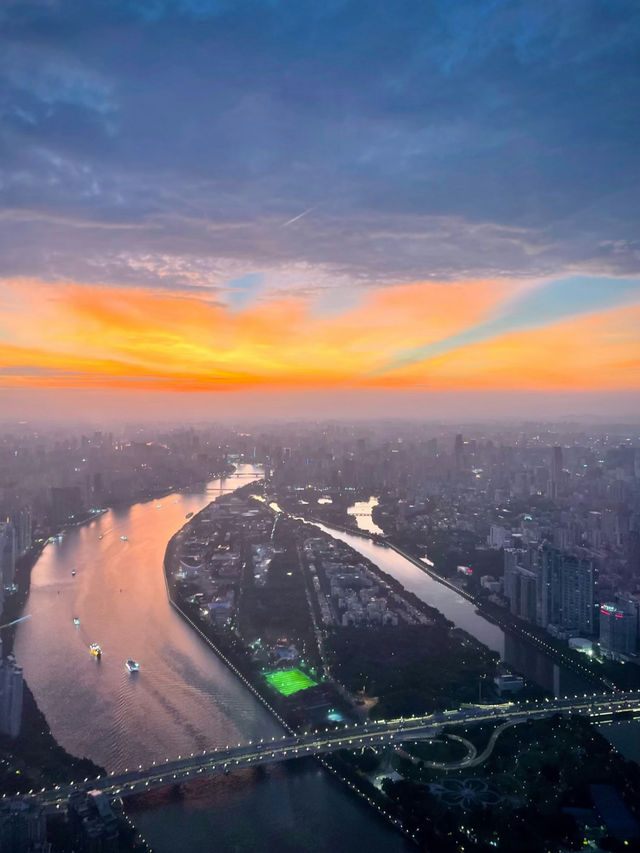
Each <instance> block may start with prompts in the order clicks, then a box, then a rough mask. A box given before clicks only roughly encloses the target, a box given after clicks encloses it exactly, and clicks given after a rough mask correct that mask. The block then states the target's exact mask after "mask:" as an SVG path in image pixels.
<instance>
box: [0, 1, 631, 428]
mask: <svg viewBox="0 0 640 853" xmlns="http://www.w3.org/2000/svg"><path fill="white" fill-rule="evenodd" d="M0 15H1V16H2V17H1V20H2V24H3V30H4V32H5V39H6V43H7V48H8V49H7V50H6V51H5V55H4V57H3V59H2V64H1V65H0V75H1V77H2V80H3V84H4V91H5V100H4V103H5V106H4V115H3V131H2V145H3V152H4V154H3V166H2V191H1V192H2V195H1V197H0V222H1V226H2V227H1V232H2V236H1V237H0V241H1V242H0V249H1V256H2V262H1V266H0V305H1V306H2V308H1V315H2V316H1V321H0V387H1V388H2V394H3V399H4V401H5V406H6V411H7V412H8V413H10V414H11V415H15V416H19V415H20V414H21V413H25V414H26V415H27V416H31V415H32V413H34V412H37V411H39V410H41V409H42V407H43V406H46V407H47V408H53V409H64V410H65V411H66V412H68V413H69V414H71V416H74V415H77V414H80V413H81V412H82V411H83V410H84V409H86V407H87V406H88V405H90V406H91V407H92V408H95V405H96V404H95V403H94V401H96V400H97V409H96V411H98V412H99V414H100V415H102V414H103V413H104V414H106V413H107V412H108V411H109V410H113V411H114V412H115V413H116V416H122V415H123V414H124V413H125V412H128V411H133V412H134V413H136V414H143V415H144V414H145V413H146V412H147V411H148V410H153V411H154V413H155V414H157V412H158V411H159V410H161V409H162V407H167V405H171V406H174V405H176V399H177V400H178V401H179V402H178V403H177V405H178V406H179V407H180V408H181V409H183V410H184V412H185V415H186V416H198V415H206V414H210V413H211V412H213V411H216V412H220V411H221V413H222V415H223V416H226V415H227V414H229V413H232V412H233V411H235V410H236V409H237V410H238V411H241V412H244V411H249V410H250V409H251V408H252V407H253V408H255V407H256V406H260V407H261V410H262V411H263V412H264V413H266V414H270V415H279V414H284V415H285V416H288V415H290V414H296V413H298V412H300V410H301V409H303V410H305V411H306V410H308V409H309V406H310V408H311V413H312V415H315V413H316V412H317V413H318V414H322V413H323V412H324V413H326V414H328V415H329V416H333V415H336V414H342V413H344V412H345V407H346V414H347V416H350V415H352V414H355V413H357V410H358V409H359V408H361V409H362V411H363V413H364V414H365V415H367V416H375V415H379V414H386V413H387V412H388V411H389V409H390V408H393V409H394V410H395V411H397V412H398V413H399V414H400V415H409V414H412V413H416V414H418V415H420V416H425V415H427V414H430V413H432V414H433V415H434V416H435V417H438V416H451V417H459V416H460V414H461V412H469V413H471V415H472V416H477V415H479V414H483V415H484V414H486V412H487V410H490V411H492V412H496V413H497V414H508V413H509V412H510V411H511V408H512V406H513V405H514V403H513V395H514V394H517V396H516V402H515V409H516V412H517V414H522V415H533V414H540V415H542V416H547V417H548V416H553V415H554V414H556V413H559V414H560V415H562V416H569V415H572V414H574V413H575V414H578V415H584V416H588V415H593V414H596V413H598V412H599V411H602V410H603V409H606V411H607V415H608V416H610V415H613V414H618V415H619V416H620V417H626V416H633V415H637V414H638V410H639V405H638V399H639V395H638V393H637V392H638V390H640V335H639V333H638V329H639V328H640V261H639V252H638V243H637V237H636V234H637V225H638V214H637V206H636V205H634V199H635V196H636V195H637V165H636V151H637V142H638V122H637V119H636V118H635V112H634V110H633V107H632V104H633V103H634V100H636V99H637V94H638V80H637V75H636V74H635V73H634V63H635V59H636V58H637V39H636V38H635V36H634V30H635V31H636V32H637V26H636V25H637V23H638V20H637V16H638V11H637V10H636V9H633V8H632V7H630V6H629V5H628V4H625V3H613V4H607V5H606V7H605V6H603V5H602V4H600V3H597V2H590V3H587V4H583V5H581V6H580V7H579V8H578V7H574V8H568V7H561V6H554V5H550V6H548V7H545V8H540V7H538V6H535V7H534V6H533V5H532V4H530V3H526V2H525V3H520V4H516V5H514V4H509V3H497V4H493V5H491V6H489V5H486V4H481V5H479V6H478V5H477V4H474V3H462V4H457V5H456V7H455V8H451V7H450V6H449V5H448V4H437V3H429V4H419V5H415V6H412V7H411V8H410V9H409V10H408V12H407V15H406V16H403V17H402V18H401V16H399V15H398V14H397V12H395V11H394V10H393V9H391V8H389V9H385V8H377V9H375V10H373V11H371V12H370V13H368V14H364V11H363V9H362V7H361V5H359V4H357V3H353V2H340V3H335V4H330V5H329V6H327V5H326V4H325V5H324V6H323V7H322V9H319V8H317V7H316V6H315V5H314V4H309V3H302V4H297V5H296V9H295V10H292V9H290V8H286V9H285V8H284V7H283V6H281V5H280V4H279V3H274V4H265V3H261V2H251V3H247V4H242V5H237V4H227V3H223V2H208V1H207V2H204V0H203V2H195V1H194V0H193V1H192V2H187V0H182V2H157V3H155V4H151V5H149V6H147V5H144V4H138V3H133V2H124V0H123V1H122V2H117V3H111V4H103V3H100V2H90V3H86V4H83V7H82V9H81V10H79V9H78V7H77V6H76V5H75V4H73V3H69V2H66V1H65V0H61V2H56V3H53V4H38V3H33V4H24V3H9V4H8V5H6V6H5V8H4V9H3V11H2V12H1V13H0ZM176 395H177V396H176ZM308 399H310V400H311V402H310V404H308V403H307V400H308ZM356 401H362V402H361V404H356ZM303 414H304V412H303Z"/></svg>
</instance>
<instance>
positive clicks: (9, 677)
mask: <svg viewBox="0 0 640 853" xmlns="http://www.w3.org/2000/svg"><path fill="white" fill-rule="evenodd" d="M21 723H22V667H20V666H18V665H17V664H16V662H15V659H14V657H13V655H9V656H8V657H6V658H3V657H2V643H1V642H0V734H3V735H9V737H17V736H18V734H19V733H20V725H21Z"/></svg>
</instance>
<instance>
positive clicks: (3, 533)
mask: <svg viewBox="0 0 640 853" xmlns="http://www.w3.org/2000/svg"><path fill="white" fill-rule="evenodd" d="M15 569H16V536H15V529H14V527H13V524H12V523H11V522H10V521H2V522H0V581H1V582H2V587H3V589H4V588H6V587H8V586H11V585H12V584H13V579H14V575H15Z"/></svg>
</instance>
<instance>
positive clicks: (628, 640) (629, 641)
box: [600, 601, 638, 658]
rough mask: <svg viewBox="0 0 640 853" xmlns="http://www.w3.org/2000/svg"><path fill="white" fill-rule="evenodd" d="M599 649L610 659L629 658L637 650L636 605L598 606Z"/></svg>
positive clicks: (631, 602)
mask: <svg viewBox="0 0 640 853" xmlns="http://www.w3.org/2000/svg"><path fill="white" fill-rule="evenodd" d="M600 648H601V649H602V651H603V652H604V653H605V654H607V655H610V656H611V657H623V658H625V657H631V656H633V655H635V654H636V652H637V649H638V604H637V603H636V602H633V601H630V602H626V603H625V604H622V605H617V604H606V603H605V604H601V605H600Z"/></svg>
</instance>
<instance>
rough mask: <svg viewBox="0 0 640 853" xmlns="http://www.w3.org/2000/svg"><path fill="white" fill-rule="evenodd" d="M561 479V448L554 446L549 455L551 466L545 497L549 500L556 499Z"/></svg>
mask: <svg viewBox="0 0 640 853" xmlns="http://www.w3.org/2000/svg"><path fill="white" fill-rule="evenodd" d="M561 478H562V448H561V447H559V446H556V447H554V448H553V450H552V453H551V466H550V471H549V482H548V484H547V496H548V497H550V498H551V499H555V498H557V497H558V492H559V487H560V481H561Z"/></svg>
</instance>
